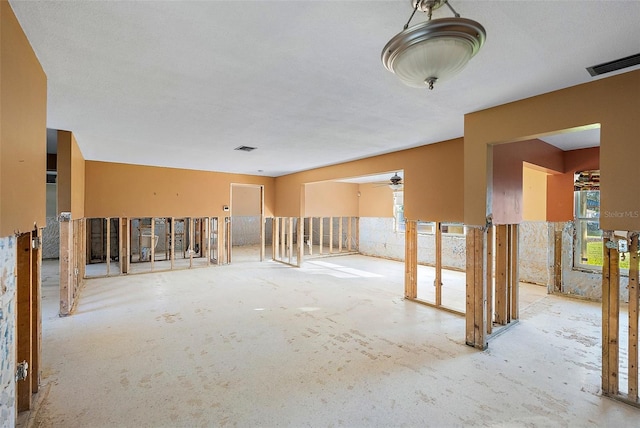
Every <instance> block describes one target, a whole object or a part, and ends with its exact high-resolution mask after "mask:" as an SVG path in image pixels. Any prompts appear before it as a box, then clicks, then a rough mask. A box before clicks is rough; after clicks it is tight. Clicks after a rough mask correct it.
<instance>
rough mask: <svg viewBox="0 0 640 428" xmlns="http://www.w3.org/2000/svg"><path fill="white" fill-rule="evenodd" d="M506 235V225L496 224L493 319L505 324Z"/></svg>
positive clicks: (506, 294) (506, 316)
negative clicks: (494, 305)
mask: <svg viewBox="0 0 640 428" xmlns="http://www.w3.org/2000/svg"><path fill="white" fill-rule="evenodd" d="M508 245H509V243H508V235H507V225H504V224H500V225H497V226H496V287H495V300H496V302H495V304H496V307H495V318H496V319H495V321H496V323H498V324H501V325H506V324H507V318H508V310H507V307H508V306H507V305H508V302H509V299H508V288H507V281H508V278H509V272H508V266H509V264H508V254H509V252H508V251H507V250H508Z"/></svg>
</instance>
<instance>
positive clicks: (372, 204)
mask: <svg viewBox="0 0 640 428" xmlns="http://www.w3.org/2000/svg"><path fill="white" fill-rule="evenodd" d="M358 190H359V191H360V197H359V198H358V202H359V205H358V212H359V216H360V217H393V190H391V189H390V188H389V186H379V185H374V184H371V183H367V184H361V185H360V186H359V187H358Z"/></svg>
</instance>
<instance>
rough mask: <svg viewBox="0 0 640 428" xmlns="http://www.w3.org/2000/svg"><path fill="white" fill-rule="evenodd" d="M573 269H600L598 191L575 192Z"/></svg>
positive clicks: (600, 241) (600, 239) (600, 237)
mask: <svg viewBox="0 0 640 428" xmlns="http://www.w3.org/2000/svg"><path fill="white" fill-rule="evenodd" d="M574 199H575V211H574V212H575V223H574V224H575V245H574V257H573V260H574V263H573V264H574V267H576V268H583V269H601V268H602V231H601V230H600V190H594V189H593V188H591V189H590V190H576V191H575V192H574Z"/></svg>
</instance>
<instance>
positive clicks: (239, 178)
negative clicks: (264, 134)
mask: <svg viewBox="0 0 640 428" xmlns="http://www.w3.org/2000/svg"><path fill="white" fill-rule="evenodd" d="M85 168H86V170H85V177H86V181H85V216H86V217H165V216H166V217H170V216H173V217H207V216H225V215H229V213H228V212H224V211H223V209H222V207H223V205H230V204H231V201H230V197H231V195H230V193H231V192H230V189H231V184H232V183H238V184H262V185H264V186H265V215H266V216H267V217H269V216H272V215H273V211H274V208H273V205H274V179H273V178H270V177H261V176H253V175H242V174H226V173H221V172H209V171H195V170H187V169H177V168H160V167H153V166H142V165H129V164H121V163H109V162H96V161H87V162H86V165H85Z"/></svg>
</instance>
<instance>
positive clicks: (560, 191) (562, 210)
mask: <svg viewBox="0 0 640 428" xmlns="http://www.w3.org/2000/svg"><path fill="white" fill-rule="evenodd" d="M563 156H564V168H565V169H564V171H565V172H564V174H556V175H550V176H549V177H548V178H547V220H548V221H555V222H566V221H572V220H573V181H574V177H573V174H574V173H575V172H576V171H585V170H591V169H599V168H600V147H593V148H590V149H580V150H570V151H568V152H564V154H563Z"/></svg>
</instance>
